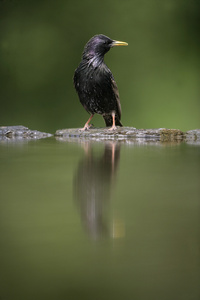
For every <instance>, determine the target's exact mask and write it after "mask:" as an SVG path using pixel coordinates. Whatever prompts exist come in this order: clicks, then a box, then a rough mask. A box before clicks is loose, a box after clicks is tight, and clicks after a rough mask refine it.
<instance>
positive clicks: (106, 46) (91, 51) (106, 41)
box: [83, 34, 128, 59]
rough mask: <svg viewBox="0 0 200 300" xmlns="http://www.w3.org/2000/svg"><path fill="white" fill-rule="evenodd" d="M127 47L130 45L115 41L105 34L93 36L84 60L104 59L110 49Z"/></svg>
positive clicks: (84, 54) (84, 52) (87, 46)
mask: <svg viewBox="0 0 200 300" xmlns="http://www.w3.org/2000/svg"><path fill="white" fill-rule="evenodd" d="M127 45H128V44H127V43H125V42H120V41H115V40H112V39H110V38H109V37H107V36H105V35H103V34H98V35H95V36H93V37H92V38H91V39H90V40H89V41H88V42H87V44H86V45H85V48H84V51H83V58H86V59H93V58H99V59H103V57H104V55H105V54H106V52H108V51H109V50H110V48H112V47H114V46H127Z"/></svg>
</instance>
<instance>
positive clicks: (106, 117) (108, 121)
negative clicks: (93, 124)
mask: <svg viewBox="0 0 200 300" xmlns="http://www.w3.org/2000/svg"><path fill="white" fill-rule="evenodd" d="M103 118H104V121H105V123H106V127H110V126H112V125H113V119H112V116H111V115H104V116H103ZM115 125H116V126H121V127H122V126H123V125H122V123H121V121H120V119H119V117H118V116H116V115H115Z"/></svg>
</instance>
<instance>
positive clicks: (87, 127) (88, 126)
mask: <svg viewBox="0 0 200 300" xmlns="http://www.w3.org/2000/svg"><path fill="white" fill-rule="evenodd" d="M93 117H94V115H91V116H90V117H89V119H88V121H87V122H86V123H85V125H84V127H83V128H81V129H80V130H82V131H84V130H88V129H89V128H90V126H91V125H89V123H90V121H91V120H92V118H93Z"/></svg>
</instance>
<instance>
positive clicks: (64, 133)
mask: <svg viewBox="0 0 200 300" xmlns="http://www.w3.org/2000/svg"><path fill="white" fill-rule="evenodd" d="M55 136H57V137H64V138H67V137H69V138H72V137H76V138H77V137H79V138H98V139H102V140H109V139H117V140H121V139H135V138H137V139H138V138H142V139H150V140H161V141H174V140H179V141H182V140H184V133H183V132H182V131H180V130H178V129H166V128H158V129H136V128H134V127H117V129H116V130H113V131H111V130H109V129H108V128H91V129H89V130H86V131H81V130H80V129H78V128H72V129H61V130H57V131H56V133H55Z"/></svg>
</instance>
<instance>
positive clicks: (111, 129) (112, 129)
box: [108, 125, 117, 131]
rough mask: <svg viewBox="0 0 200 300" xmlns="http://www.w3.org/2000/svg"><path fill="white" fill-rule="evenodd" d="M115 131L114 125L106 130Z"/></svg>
mask: <svg viewBox="0 0 200 300" xmlns="http://www.w3.org/2000/svg"><path fill="white" fill-rule="evenodd" d="M116 129H117V126H115V125H113V126H112V127H110V128H109V129H108V130H110V131H114V130H116Z"/></svg>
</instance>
